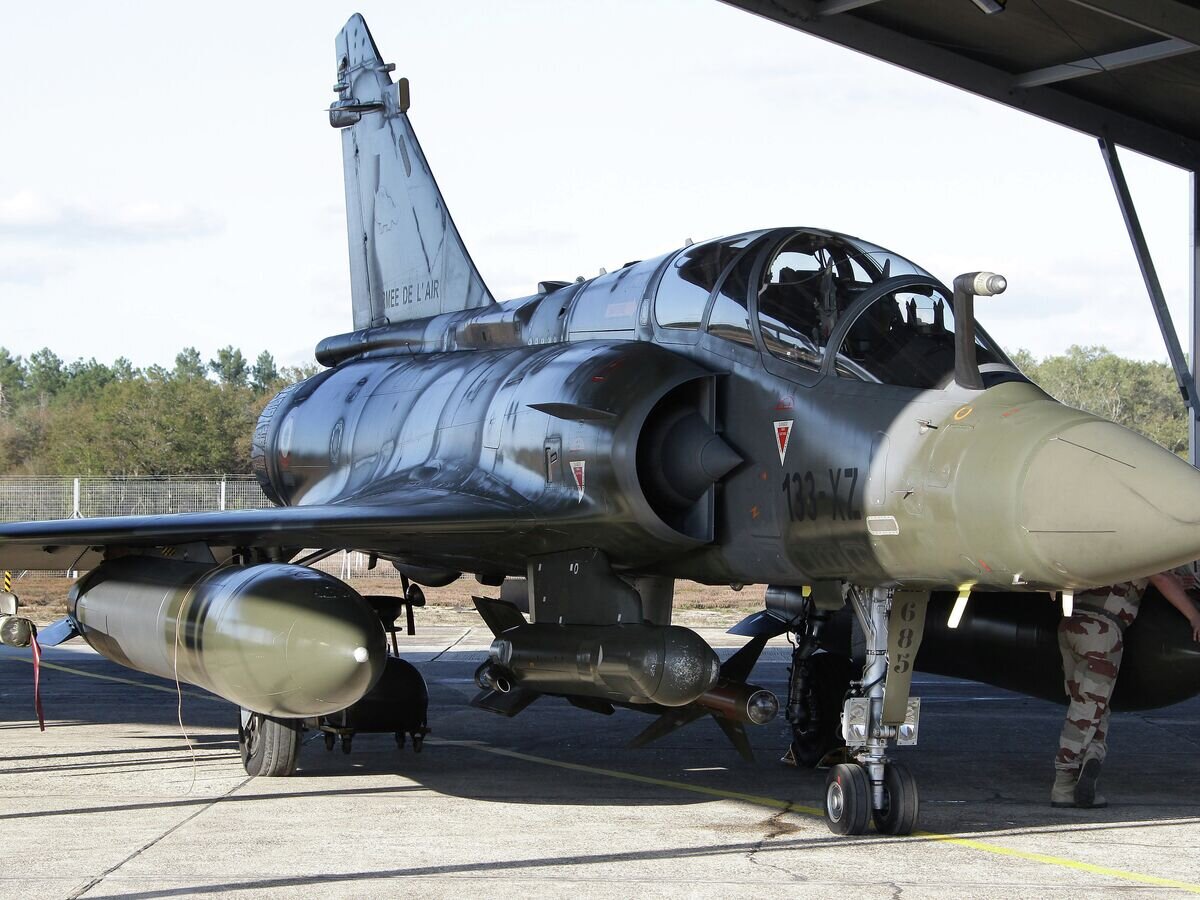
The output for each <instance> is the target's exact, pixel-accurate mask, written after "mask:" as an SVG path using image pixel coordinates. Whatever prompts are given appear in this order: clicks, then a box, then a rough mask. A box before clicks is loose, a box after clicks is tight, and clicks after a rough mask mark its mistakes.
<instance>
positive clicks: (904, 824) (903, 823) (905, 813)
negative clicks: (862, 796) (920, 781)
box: [875, 762, 921, 835]
mask: <svg viewBox="0 0 1200 900" xmlns="http://www.w3.org/2000/svg"><path fill="white" fill-rule="evenodd" d="M883 802H884V808H883V809H877V810H875V828H876V829H877V830H878V831H879V833H880V834H896V835H901V834H912V830H913V827H914V826H915V825H916V824H917V812H918V811H919V809H920V805H921V802H920V797H919V795H918V793H917V782H916V779H914V778H913V776H912V773H911V772H909V771H908V767H907V766H905V765H903V764H902V763H896V762H893V763H888V765H887V768H886V769H884V773H883Z"/></svg>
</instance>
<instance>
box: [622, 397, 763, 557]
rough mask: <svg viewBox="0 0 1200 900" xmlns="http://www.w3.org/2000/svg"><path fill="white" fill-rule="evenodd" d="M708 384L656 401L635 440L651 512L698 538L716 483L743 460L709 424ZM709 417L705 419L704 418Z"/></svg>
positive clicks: (640, 477)
mask: <svg viewBox="0 0 1200 900" xmlns="http://www.w3.org/2000/svg"><path fill="white" fill-rule="evenodd" d="M711 392H712V383H711V379H706V380H698V381H693V382H690V383H688V384H684V385H681V386H680V387H678V388H676V389H675V390H674V391H671V392H670V393H669V394H667V396H666V397H664V398H663V399H662V400H661V401H659V403H658V405H657V406H656V407H655V408H654V410H653V411H652V412H651V413H650V416H649V417H648V418H647V421H646V426H645V428H644V429H643V432H642V435H641V438H640V439H639V441H638V453H637V467H638V479H639V481H640V483H641V485H642V490H643V492H644V493H645V495H646V499H647V500H648V501H649V503H650V505H651V507H653V509H654V511H655V512H656V513H657V514H658V515H659V516H660V517H661V518H662V519H663V520H664V521H666V522H667V523H669V524H670V525H672V527H674V528H677V529H678V530H680V531H683V532H684V533H687V534H696V532H697V530H698V528H699V527H700V522H701V521H703V520H705V519H707V518H708V516H707V515H706V513H707V512H708V511H707V510H706V509H705V507H707V506H708V505H709V504H707V503H706V502H705V501H706V500H710V499H711V496H712V494H711V490H712V487H713V485H714V484H716V483H717V482H718V481H720V480H721V479H722V478H724V477H725V476H726V475H728V474H729V473H730V472H731V471H733V470H734V469H735V468H737V466H738V465H740V464H741V462H742V457H741V456H740V455H739V454H738V453H737V451H736V450H734V449H733V448H732V447H730V446H729V444H727V443H726V442H725V440H724V439H723V438H722V437H721V436H720V435H719V434H717V433H716V431H715V430H714V429H713V426H712V425H710V424H709V422H710V421H711V419H712V415H711V405H712V404H711ZM706 413H708V415H705V414H706Z"/></svg>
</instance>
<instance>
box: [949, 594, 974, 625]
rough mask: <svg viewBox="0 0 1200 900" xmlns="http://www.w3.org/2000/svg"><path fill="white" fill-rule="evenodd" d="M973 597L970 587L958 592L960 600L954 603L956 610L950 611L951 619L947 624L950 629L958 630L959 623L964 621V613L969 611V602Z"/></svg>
mask: <svg viewBox="0 0 1200 900" xmlns="http://www.w3.org/2000/svg"><path fill="white" fill-rule="evenodd" d="M970 597H971V589H970V588H969V587H966V588H962V589H960V590H959V592H958V599H957V600H955V601H954V608H953V609H952V610H950V618H949V620H948V621H947V622H946V626H947V627H949V628H957V627H958V623H959V622H961V621H962V617H963V613H964V612H966V610H967V600H968V599H970Z"/></svg>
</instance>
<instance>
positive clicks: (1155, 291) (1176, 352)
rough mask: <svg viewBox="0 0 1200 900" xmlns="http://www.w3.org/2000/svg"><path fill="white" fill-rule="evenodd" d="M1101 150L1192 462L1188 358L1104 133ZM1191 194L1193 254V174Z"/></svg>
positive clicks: (1192, 379)
mask: <svg viewBox="0 0 1200 900" xmlns="http://www.w3.org/2000/svg"><path fill="white" fill-rule="evenodd" d="M1100 152H1101V153H1103V154H1104V162H1105V164H1106V165H1107V166H1108V177H1109V178H1110V179H1112V186H1113V193H1115V194H1116V195H1117V203H1118V205H1119V206H1120V207H1121V218H1123V219H1124V220H1125V228H1126V230H1127V231H1128V232H1129V240H1130V243H1132V244H1133V252H1134V255H1135V256H1136V257H1137V262H1138V268H1139V269H1141V270H1142V281H1144V282H1145V283H1146V292H1147V293H1148V294H1149V295H1150V303H1151V305H1152V306H1153V307H1154V316H1155V318H1157V319H1158V328H1159V331H1161V332H1162V336H1163V342H1164V343H1165V344H1166V345H1167V356H1168V358H1169V359H1170V361H1171V368H1172V369H1173V370H1174V371H1175V381H1176V383H1177V384H1178V385H1179V393H1180V394H1181V395H1182V396H1183V402H1184V404H1185V406H1186V407H1187V411H1188V423H1189V424H1188V439H1189V455H1190V458H1191V460H1192V464H1193V465H1195V463H1196V457H1195V454H1196V450H1197V448H1196V441H1195V432H1196V395H1197V394H1196V381H1195V377H1194V376H1193V374H1192V371H1191V369H1190V368H1189V367H1188V360H1187V358H1186V357H1185V356H1184V355H1183V347H1181V346H1180V344H1179V335H1178V334H1177V333H1176V331H1175V323H1174V322H1172V321H1171V311H1170V310H1169V309H1168V308H1167V299H1166V297H1165V296H1164V295H1163V289H1162V284H1161V283H1160V282H1159V280H1158V272H1157V271H1156V270H1155V268H1154V260H1153V259H1151V257H1150V247H1149V246H1148V245H1147V244H1146V236H1145V234H1143V233H1142V225H1141V222H1139V221H1138V216H1137V209H1136V208H1134V205H1133V197H1132V196H1131V195H1130V193H1129V185H1128V183H1127V182H1126V181H1125V173H1124V172H1123V171H1122V170H1121V161H1120V160H1119V159H1118V158H1117V148H1116V145H1115V144H1113V142H1112V141H1111V140H1109V139H1108V138H1107V137H1102V138H1100ZM1192 186H1193V190H1192V195H1193V204H1192V206H1193V228H1192V246H1193V257H1194V256H1195V249H1194V248H1195V244H1196V239H1195V225H1194V222H1195V214H1194V210H1195V176H1193V181H1192ZM1192 269H1193V274H1192V292H1191V293H1192V323H1191V324H1192V341H1191V343H1192V358H1193V359H1195V352H1196V314H1195V311H1196V276H1195V265H1194V260H1193V267H1192Z"/></svg>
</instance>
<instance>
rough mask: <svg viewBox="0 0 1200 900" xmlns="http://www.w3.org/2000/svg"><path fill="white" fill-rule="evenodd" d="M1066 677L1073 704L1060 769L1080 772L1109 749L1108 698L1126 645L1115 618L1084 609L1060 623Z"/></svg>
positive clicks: (1061, 746) (1061, 741)
mask: <svg viewBox="0 0 1200 900" xmlns="http://www.w3.org/2000/svg"><path fill="white" fill-rule="evenodd" d="M1058 648H1059V650H1061V651H1062V660H1063V678H1064V686H1065V688H1066V692H1067V697H1068V698H1069V699H1070V705H1069V706H1068V708H1067V721H1066V722H1065V723H1064V724H1063V730H1062V735H1061V736H1060V737H1059V740H1058V755H1057V756H1055V758H1054V767H1055V768H1056V769H1060V770H1063V771H1068V772H1076V771H1078V770H1079V767H1080V766H1081V765H1083V760H1084V758H1085V757H1096V758H1097V759H1101V760H1102V759H1104V755H1105V753H1107V751H1108V746H1107V743H1106V739H1107V737H1108V713H1109V708H1108V700H1109V697H1111V696H1112V692H1113V687H1114V686H1115V685H1116V683H1117V672H1118V671H1119V670H1120V668H1121V655H1122V653H1123V651H1124V643H1123V642H1122V640H1121V629H1120V628H1118V627H1117V625H1116V623H1115V622H1112V621H1109V620H1108V619H1105V618H1102V617H1100V616H1090V615H1087V614H1086V613H1079V614H1077V615H1074V616H1071V617H1070V618H1066V619H1063V620H1062V621H1061V622H1060V623H1059V625H1058Z"/></svg>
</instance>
